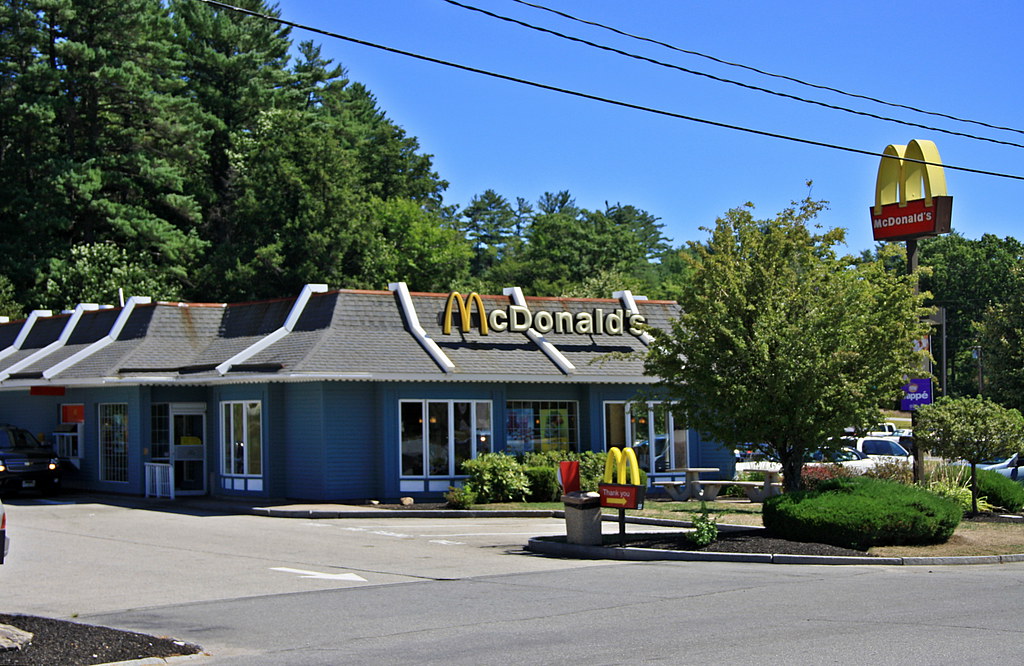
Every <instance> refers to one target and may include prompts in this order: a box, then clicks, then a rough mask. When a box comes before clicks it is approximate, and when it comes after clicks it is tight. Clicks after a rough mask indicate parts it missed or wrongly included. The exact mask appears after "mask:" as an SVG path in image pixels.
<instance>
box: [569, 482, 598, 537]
mask: <svg viewBox="0 0 1024 666" xmlns="http://www.w3.org/2000/svg"><path fill="white" fill-rule="evenodd" d="M562 504H564V505H565V540H566V543H573V544H578V545H581V546H600V545H601V543H602V541H601V496H600V495H598V494H597V493H583V492H574V493H568V494H566V495H562Z"/></svg>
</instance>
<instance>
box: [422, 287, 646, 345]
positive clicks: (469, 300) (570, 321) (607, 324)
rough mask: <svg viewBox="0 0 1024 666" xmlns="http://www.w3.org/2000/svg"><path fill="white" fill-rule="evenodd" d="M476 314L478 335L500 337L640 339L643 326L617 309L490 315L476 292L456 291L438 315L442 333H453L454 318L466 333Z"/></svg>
mask: <svg viewBox="0 0 1024 666" xmlns="http://www.w3.org/2000/svg"><path fill="white" fill-rule="evenodd" d="M474 309H475V310H476V313H477V321H476V325H477V326H479V328H480V335H487V334H488V333H490V332H491V331H495V332H497V333H503V332H505V331H508V332H510V333H526V332H527V331H528V330H530V329H533V330H535V331H537V332H538V333H541V334H546V333H575V334H577V335H624V334H625V333H629V334H630V335H635V336H638V337H639V336H640V335H643V333H644V332H643V330H641V328H640V327H641V326H642V325H643V324H644V323H646V318H645V317H644V316H643V315H642V314H631V313H630V312H629V311H628V310H622V309H619V308H611V309H605V308H594V309H593V310H591V311H589V312H586V311H585V312H564V311H560V312H548V311H547V310H537V311H533V310H530V308H528V307H526V306H524V305H511V304H510V305H507V306H504V307H500V308H494V309H492V310H490V311H488V310H486V309H485V308H484V301H483V299H482V298H480V294H478V293H476V292H475V291H474V292H473V293H471V294H470V295H469V296H466V297H463V296H462V294H460V293H459V292H457V291H453V292H452V293H450V294H448V301H447V302H446V303H445V306H444V312H443V313H442V315H441V331H442V332H443V333H444V334H445V335H450V334H451V332H452V319H453V318H454V317H455V316H456V315H457V316H458V321H459V328H460V329H461V330H462V332H463V333H468V332H469V331H470V330H471V329H472V328H473V325H474V321H473V310H474Z"/></svg>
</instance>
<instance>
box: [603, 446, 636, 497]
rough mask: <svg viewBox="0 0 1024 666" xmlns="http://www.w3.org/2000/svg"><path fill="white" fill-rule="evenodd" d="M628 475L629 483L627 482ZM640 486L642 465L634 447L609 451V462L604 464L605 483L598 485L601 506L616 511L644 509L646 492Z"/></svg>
mask: <svg viewBox="0 0 1024 666" xmlns="http://www.w3.org/2000/svg"><path fill="white" fill-rule="evenodd" d="M627 475H628V480H629V483H626V481H627ZM645 490H646V488H644V486H641V485H640V465H639V463H637V459H636V453H635V452H634V451H633V448H632V447H629V446H627V447H626V448H624V449H619V448H618V447H617V446H613V447H612V448H610V449H608V460H607V461H606V462H605V464H604V479H603V483H601V484H599V485H598V491H599V492H600V494H601V506H605V507H611V508H614V509H642V508H643V506H644V494H645V493H644V491H645Z"/></svg>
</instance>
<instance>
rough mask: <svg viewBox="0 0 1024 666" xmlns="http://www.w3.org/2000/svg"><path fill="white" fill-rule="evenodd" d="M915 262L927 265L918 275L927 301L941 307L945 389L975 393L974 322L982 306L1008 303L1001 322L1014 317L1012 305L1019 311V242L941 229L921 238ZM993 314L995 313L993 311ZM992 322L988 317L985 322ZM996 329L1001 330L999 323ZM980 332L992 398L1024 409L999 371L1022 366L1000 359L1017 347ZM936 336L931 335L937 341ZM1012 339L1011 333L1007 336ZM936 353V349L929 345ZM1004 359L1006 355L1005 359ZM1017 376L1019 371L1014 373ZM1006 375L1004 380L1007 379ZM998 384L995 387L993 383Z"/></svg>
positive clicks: (1023, 247)
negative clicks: (946, 367)
mask: <svg viewBox="0 0 1024 666" xmlns="http://www.w3.org/2000/svg"><path fill="white" fill-rule="evenodd" d="M920 265H921V266H923V267H928V268H929V269H930V270H929V271H927V272H926V273H925V275H924V276H923V279H922V285H921V286H922V289H924V290H927V291H928V292H930V293H931V303H934V304H935V305H940V306H943V307H945V308H946V330H945V336H944V337H945V339H946V343H947V345H948V348H947V350H946V353H945V357H946V358H947V362H948V363H949V371H948V379H949V386H948V392H947V394H948V395H950V396H964V395H975V394H976V393H978V373H977V367H978V365H977V360H975V359H974V358H973V356H972V353H971V348H972V347H973V346H974V345H976V344H978V339H977V326H978V325H979V324H980V323H981V322H982V321H983V320H985V319H986V315H985V313H986V310H988V309H989V308H990V307H991V306H995V305H997V304H1000V303H1007V304H1011V305H1010V306H1009V307H1010V308H1011V309H1010V310H1008V311H1005V312H1004V314H1006V315H1009V318H1008V319H1007V320H1006V321H1005V323H1006V324H1008V323H1010V322H1011V321H1014V320H1016V321H1019V319H1018V318H1016V314H1015V313H1014V312H1013V309H1016V310H1017V311H1018V312H1019V310H1020V300H1021V294H1022V293H1024V289H1022V277H1024V272H1022V271H1024V244H1022V243H1021V242H1020V241H1019V240H1017V239H1015V238H999V237H997V236H994V235H992V234H984V235H982V237H981V238H979V239H977V240H971V239H968V238H964V237H963V236H961V235H960V234H958V233H951V234H943V235H942V236H939V237H937V238H927V239H924V240H922V241H921V245H920ZM997 317H998V315H997ZM989 323H994V322H989ZM997 328H1001V329H1003V330H1004V331H1005V332H1010V333H1011V336H1013V335H1019V334H1015V333H1013V332H1012V330H1011V331H1007V329H1006V327H1005V326H1004V325H997ZM994 333H995V331H990V334H987V335H983V337H982V343H983V346H984V348H983V353H984V355H985V358H984V364H985V368H984V371H985V383H986V384H987V385H988V384H992V385H993V386H992V388H993V390H992V391H990V390H989V389H988V388H986V390H985V393H986V394H990V395H991V397H993V398H995V399H996V400H997V401H998V402H1004V401H1005V403H1004V404H1006V405H1009V406H1011V407H1018V408H1024V402H1022V401H1021V395H1024V394H1022V393H1020V392H1019V391H1018V392H1014V391H1013V389H1012V387H1013V380H1012V379H1010V378H1009V377H1006V376H1005V375H1004V371H1006V370H1010V371H1011V374H1012V373H1013V372H1014V371H1015V370H1016V371H1017V372H1019V368H1020V367H1022V366H1021V365H1020V364H1019V363H1017V364H1013V363H1006V362H1005V361H1004V358H1006V355H1007V354H1008V355H1009V358H1010V359H1013V358H1016V360H1020V359H1021V351H1020V350H1021V349H1022V347H1021V346H1019V345H1018V346H1016V347H1015V348H1014V347H1012V346H1003V345H1001V344H992V343H993V342H995V341H996V340H998V338H996V337H995V335H993V334H994ZM941 339H942V336H936V338H935V340H936V342H937V343H938V344H939V345H941ZM1011 341H1012V337H1011ZM933 352H934V353H935V355H936V357H937V358H938V357H940V354H941V351H940V350H939V349H933ZM1007 360H1009V359H1007ZM1018 379H1019V375H1018ZM1006 380H1010V381H1009V382H1007V381H1006ZM996 387H998V388H996Z"/></svg>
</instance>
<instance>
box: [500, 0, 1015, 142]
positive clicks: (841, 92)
mask: <svg viewBox="0 0 1024 666" xmlns="http://www.w3.org/2000/svg"><path fill="white" fill-rule="evenodd" d="M512 2H517V3H519V4H521V5H526V6H527V7H533V8H534V9H540V10H542V11H545V12H550V13H552V14H555V15H557V16H561V17H562V18H566V19H569V20H570V21H577V22H579V23H583V24H585V25H590V26H594V27H596V28H601V29H603V30H609V31H611V32H614V33H615V34H618V35H622V36H623V37H629V38H631V39H636V40H639V41H642V42H649V43H651V44H656V45H658V46H662V47H664V48H666V49H671V50H672V51H678V52H679V53H685V54H687V55H692V56H697V57H699V58H705V59H707V60H710V61H712V62H717V63H719V64H721V65H728V66H730V67H738V68H740V69H745V70H747V71H750V72H754V73H756V74H761V75H763V76H770V77H773V78H776V79H782V80H785V81H790V82H792V83H797V84H799V85H802V86H807V87H808V88H816V89H818V90H827V91H828V92H834V93H837V94H839V95H845V96H846V97H853V98H855V99H863V100H866V101H868V102H874V103H876V104H882V105H884V106H891V107H893V108H896V109H905V110H907V111H913V112H914V113H922V114H925V115H929V116H936V117H939V118H946V119H947V120H954V121H956V122H960V123H970V124H972V125H980V126H981V127H988V128H989V129H994V130H1003V131H1006V132H1016V133H1017V134H1024V130H1022V129H1017V128H1014V127H1003V126H1001V125H993V124H990V123H986V122H983V121H981V120H971V119H969V118H960V117H959V116H954V115H950V114H948V113H942V112H939V111H927V110H925V109H919V108H917V107H915V106H909V105H906V104H899V103H896V102H887V101H885V100H883V99H879V98H877V97H871V96H870V95H861V94H859V93H852V92H847V91H845V90H841V89H839V88H833V87H831V86H826V85H822V84H819V83H811V82H809V81H804V80H803V79H798V78H796V77H793V76H787V75H785V74H775V73H772V72H768V71H765V70H763V69H758V68H757V67H751V66H750V65H744V64H742V63H738V62H730V61H728V60H723V59H722V58H717V57H715V56H713V55H708V54H706V53H701V52H700V51H691V50H689V49H684V48H681V47H678V46H674V45H672V44H668V43H666V42H662V41H658V40H657V39H651V38H650V37H644V36H642V35H634V34H632V33H629V32H625V31H623V30H619V29H618V28H614V27H612V26H608V25H604V24H603V23H598V22H596V21H588V20H586V19H581V18H579V17H576V16H573V15H571V14H567V13H565V12H562V11H559V10H557V9H551V8H550V7H545V6H544V5H538V4H535V3H532V2H527V1H526V0H512Z"/></svg>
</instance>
